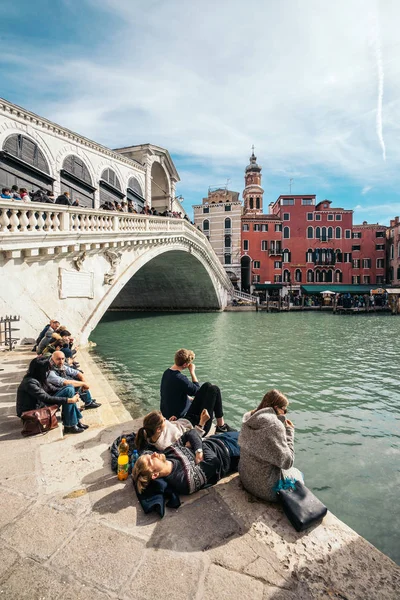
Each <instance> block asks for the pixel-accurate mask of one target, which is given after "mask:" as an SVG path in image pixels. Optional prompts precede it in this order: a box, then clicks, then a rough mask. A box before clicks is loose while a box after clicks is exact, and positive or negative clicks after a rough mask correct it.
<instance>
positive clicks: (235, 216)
mask: <svg viewBox="0 0 400 600" xmlns="http://www.w3.org/2000/svg"><path fill="white" fill-rule="evenodd" d="M193 212H194V224H195V225H196V227H198V228H199V229H200V230H201V231H202V232H203V233H204V235H206V236H207V238H208V240H209V242H210V244H211V246H212V248H213V250H214V252H215V253H216V255H217V256H218V258H219V260H220V261H221V263H222V264H223V266H224V268H225V270H226V272H227V274H228V275H229V277H230V279H231V281H232V283H233V285H234V286H235V287H238V288H240V285H241V281H240V218H241V214H242V205H241V202H240V200H239V193H238V192H232V191H230V190H228V189H226V188H217V189H211V188H210V189H209V191H208V196H207V198H203V201H202V204H198V205H195V206H193Z"/></svg>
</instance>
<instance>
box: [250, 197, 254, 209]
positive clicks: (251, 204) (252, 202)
mask: <svg viewBox="0 0 400 600" xmlns="http://www.w3.org/2000/svg"><path fill="white" fill-rule="evenodd" d="M250 208H254V199H253V197H251V198H250Z"/></svg>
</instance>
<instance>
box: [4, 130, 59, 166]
mask: <svg viewBox="0 0 400 600" xmlns="http://www.w3.org/2000/svg"><path fill="white" fill-rule="evenodd" d="M3 150H4V151H5V152H8V154H11V155H12V156H15V157H16V158H19V159H20V160H23V161H24V162H25V163H27V164H28V165H32V166H33V167H36V169H39V170H40V171H43V173H50V168H49V165H48V163H47V160H46V158H45V156H44V154H43V152H42V151H41V150H40V148H39V146H38V145H37V144H36V143H35V142H33V141H32V140H30V139H29V138H27V137H25V136H24V135H22V134H14V135H10V137H8V138H7V139H6V141H5V142H4V146H3Z"/></svg>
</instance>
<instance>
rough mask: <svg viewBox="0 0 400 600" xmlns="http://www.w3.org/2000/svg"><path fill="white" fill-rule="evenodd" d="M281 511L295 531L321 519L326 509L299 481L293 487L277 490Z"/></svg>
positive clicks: (306, 527)
mask: <svg viewBox="0 0 400 600" xmlns="http://www.w3.org/2000/svg"><path fill="white" fill-rule="evenodd" d="M277 494H278V496H279V499H280V501H281V503H282V507H283V511H284V513H285V515H286V516H287V518H288V519H289V521H290V522H291V524H292V525H293V527H294V528H295V530H296V531H304V530H305V529H308V528H309V527H311V526H312V525H314V524H315V523H318V522H319V521H322V519H323V518H324V516H325V515H326V513H327V512H328V509H327V508H326V506H325V505H324V504H322V502H321V501H320V500H318V498H317V497H316V496H314V494H313V493H312V492H310V490H309V489H308V488H307V487H306V486H305V485H304V483H302V482H301V481H296V483H295V484H294V488H293V487H291V488H289V489H280V490H279V491H278V492H277Z"/></svg>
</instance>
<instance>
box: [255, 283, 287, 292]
mask: <svg viewBox="0 0 400 600" xmlns="http://www.w3.org/2000/svg"><path fill="white" fill-rule="evenodd" d="M254 287H255V289H256V290H281V289H282V288H283V285H282V284H281V283H255V284H254Z"/></svg>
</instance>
